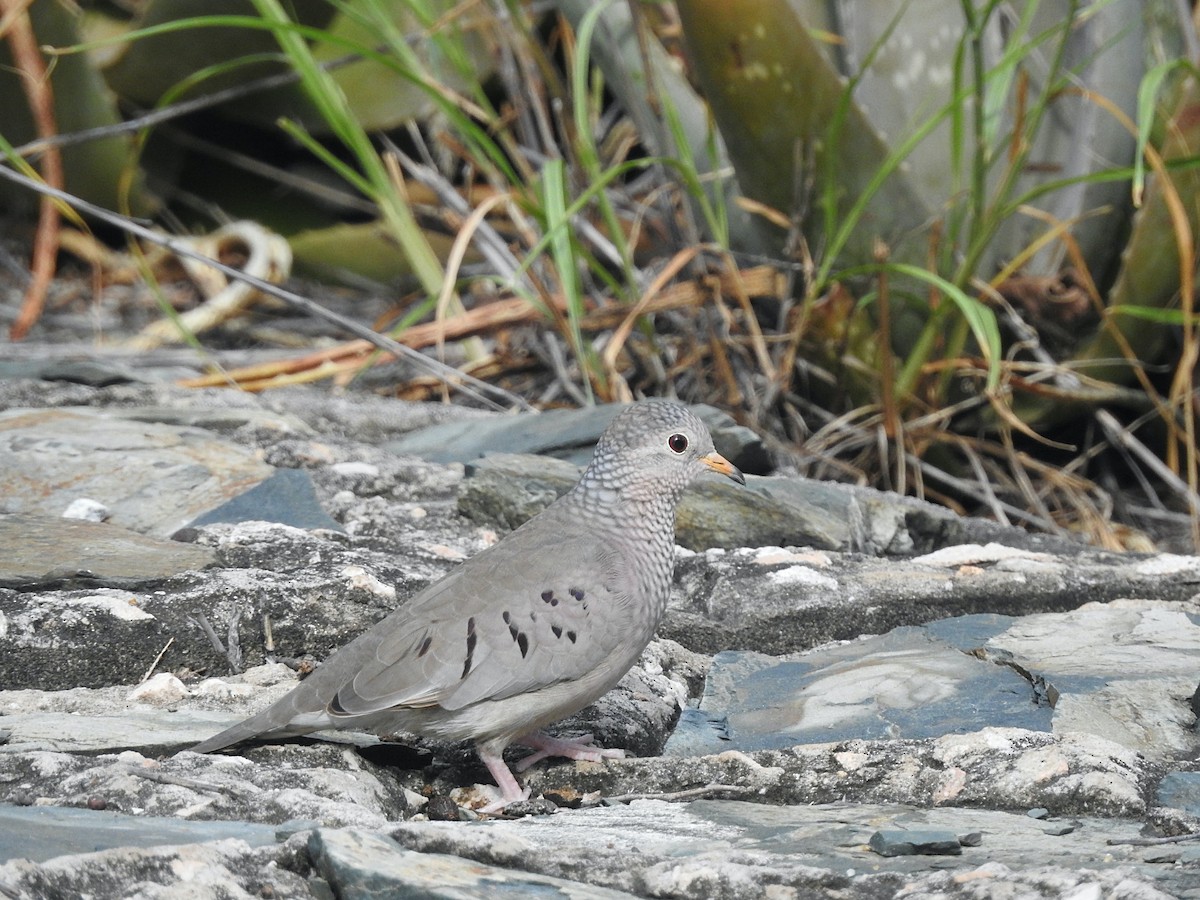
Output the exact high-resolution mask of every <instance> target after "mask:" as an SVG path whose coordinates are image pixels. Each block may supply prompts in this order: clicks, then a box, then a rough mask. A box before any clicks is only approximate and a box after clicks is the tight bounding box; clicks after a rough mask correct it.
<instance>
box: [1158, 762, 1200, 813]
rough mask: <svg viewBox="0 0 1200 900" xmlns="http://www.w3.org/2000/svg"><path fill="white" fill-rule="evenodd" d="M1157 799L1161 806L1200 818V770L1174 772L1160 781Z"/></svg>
mask: <svg viewBox="0 0 1200 900" xmlns="http://www.w3.org/2000/svg"><path fill="white" fill-rule="evenodd" d="M1155 799H1156V801H1157V802H1158V804H1159V805H1161V806H1170V807H1173V808H1174V809H1178V810H1182V811H1183V812H1185V813H1187V814H1188V815H1189V816H1196V817H1198V818H1200V772H1172V773H1171V774H1169V775H1167V776H1166V777H1165V778H1163V780H1162V781H1161V782H1159V785H1158V790H1157V791H1156V792H1155Z"/></svg>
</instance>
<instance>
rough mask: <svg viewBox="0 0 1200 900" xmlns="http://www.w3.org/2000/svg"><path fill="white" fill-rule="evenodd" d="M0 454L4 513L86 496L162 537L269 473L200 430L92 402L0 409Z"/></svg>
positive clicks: (41, 510) (53, 509)
mask: <svg viewBox="0 0 1200 900" xmlns="http://www.w3.org/2000/svg"><path fill="white" fill-rule="evenodd" d="M0 457H2V458H3V459H4V460H5V465H4V468H3V469H0V497H3V498H4V511H5V512H9V513H24V514H40V515H46V516H58V515H61V514H62V512H63V510H64V509H66V508H67V507H68V506H69V505H70V503H71V501H73V500H74V499H76V498H77V497H88V498H91V499H92V500H96V501H99V502H100V503H103V504H104V505H105V506H107V507H108V508H109V509H110V510H111V512H112V515H111V522H112V523H113V524H115V525H121V526H123V527H125V528H129V529H130V530H133V531H137V532H140V533H142V534H147V535H151V536H154V537H163V538H165V537H169V536H170V535H171V534H174V533H175V532H176V531H177V530H179V529H180V528H182V527H183V526H184V525H186V524H188V522H190V521H191V520H192V519H193V518H195V517H196V516H197V515H199V514H200V513H202V512H204V511H206V510H208V509H211V508H212V507H214V506H216V505H218V504H220V503H223V502H225V501H226V500H228V499H230V498H231V497H234V496H237V495H238V494H240V493H242V492H243V491H245V490H246V489H247V488H250V487H252V486H253V485H255V484H257V483H258V482H260V481H262V480H263V479H265V478H266V477H267V476H268V475H270V474H271V468H270V467H269V466H267V465H265V464H264V463H262V462H259V461H258V460H257V459H255V458H254V456H253V455H252V454H250V453H247V452H246V451H245V450H243V449H241V448H240V447H237V446H235V445H233V444H231V443H230V442H228V441H225V440H220V439H216V438H214V437H212V436H211V435H210V434H209V433H208V432H206V431H203V430H201V429H198V428H176V427H169V426H166V425H155V424H148V423H143V422H134V421H130V420H128V419H126V418H123V417H120V416H117V415H113V414H112V413H109V412H100V411H96V410H90V409H56V410H20V409H10V410H7V411H4V412H0ZM151 498H152V499H153V502H147V501H148V500H150V499H151Z"/></svg>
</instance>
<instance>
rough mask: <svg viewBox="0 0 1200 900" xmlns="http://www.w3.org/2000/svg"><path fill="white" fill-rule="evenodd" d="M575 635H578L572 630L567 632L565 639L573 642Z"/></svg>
mask: <svg viewBox="0 0 1200 900" xmlns="http://www.w3.org/2000/svg"><path fill="white" fill-rule="evenodd" d="M577 637H579V635H577V634H576V633H575V632H573V631H568V632H567V640H568V641H570V642H571V643H572V644H573V643H575V639H576V638H577Z"/></svg>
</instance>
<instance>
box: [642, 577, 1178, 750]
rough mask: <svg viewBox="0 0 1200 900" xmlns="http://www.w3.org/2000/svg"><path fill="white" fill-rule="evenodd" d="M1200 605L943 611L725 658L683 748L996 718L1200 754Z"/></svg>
mask: <svg viewBox="0 0 1200 900" xmlns="http://www.w3.org/2000/svg"><path fill="white" fill-rule="evenodd" d="M1198 659H1200V604H1197V603H1196V602H1194V601H1184V602H1177V603H1169V602H1158V601H1134V600H1115V601H1113V602H1111V603H1107V604H1099V603H1090V604H1087V605H1085V606H1084V607H1082V608H1080V609H1077V610H1072V611H1070V612H1062V613H1042V614H1039V615H1028V616H1022V617H1019V618H1015V617H1011V616H997V615H975V616H961V617H956V618H949V619H941V620H938V621H936V622H932V623H930V624H929V625H926V626H924V627H920V628H914V627H909V628H898V629H896V630H894V631H891V632H889V633H887V634H885V635H882V636H879V637H872V638H866V639H863V640H858V641H851V642H849V643H845V644H841V645H839V646H834V647H826V648H821V649H817V650H811V651H808V652H805V653H799V654H790V655H787V656H782V657H772V656H767V655H765V654H760V653H754V652H751V651H741V652H729V651H727V652H723V653H718V654H717V655H716V656H715V657H714V659H713V665H712V667H711V669H710V670H709V674H708V678H707V682H706V686H705V692H704V697H703V699H702V700H701V701H700V703H699V705H698V707H697V708H695V709H689V710H686V711H685V713H684V715H683V717H682V719H681V722H680V727H678V728H676V730H675V732H674V734H672V736H671V739H670V740H669V741H668V742H667V748H666V751H665V752H667V753H669V754H673V755H681V756H686V755H699V754H704V753H719V752H721V751H722V750H723V749H730V750H763V749H772V748H783V747H789V746H792V745H794V744H811V743H817V742H821V741H841V740H849V739H851V738H867V739H871V738H924V737H939V736H941V735H947V734H955V733H967V732H973V731H979V730H981V729H983V728H987V727H989V726H1005V727H1017V728H1025V729H1029V730H1032V731H1054V732H1057V733H1062V732H1080V733H1087V734H1094V735H1096V736H1097V737H1102V738H1105V739H1106V740H1111V741H1113V742H1115V743H1118V744H1121V745H1122V746H1125V747H1129V748H1131V749H1134V750H1137V751H1139V752H1141V753H1144V754H1146V755H1147V756H1150V757H1153V758H1161V757H1166V758H1172V757H1184V758H1186V757H1190V756H1192V755H1193V754H1195V753H1197V752H1200V734H1197V733H1196V731H1195V729H1194V728H1193V724H1194V722H1195V717H1194V715H1193V714H1192V713H1191V711H1190V710H1189V709H1188V707H1187V706H1186V705H1185V704H1184V703H1183V702H1181V697H1182V696H1186V692H1187V691H1189V690H1191V689H1192V686H1193V685H1194V684H1196V682H1197V680H1198V679H1200V673H1198V671H1197V663H1196V661H1197V660H1198Z"/></svg>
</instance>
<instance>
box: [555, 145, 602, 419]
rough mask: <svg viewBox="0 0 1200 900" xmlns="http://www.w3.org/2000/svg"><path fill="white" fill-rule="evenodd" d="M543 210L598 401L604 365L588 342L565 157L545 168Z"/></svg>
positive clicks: (587, 383)
mask: <svg viewBox="0 0 1200 900" xmlns="http://www.w3.org/2000/svg"><path fill="white" fill-rule="evenodd" d="M541 185H542V191H541V199H542V210H543V212H544V215H545V221H546V237H547V238H549V241H550V255H551V257H552V258H553V259H554V265H555V268H556V269H557V271H558V281H559V285H560V286H561V287H562V292H563V298H564V299H565V300H566V307H567V328H568V330H569V332H570V339H571V349H572V350H574V352H575V358H576V359H577V360H579V365H580V367H581V368H582V369H583V373H582V374H583V375H584V378H583V387H584V391H585V394H586V396H587V399H588V402H589V403H592V402H594V397H593V394H592V378H596V379H597V381H598V382H599V383H603V377H604V376H603V373H602V372H601V371H600V367H599V366H596V365H594V360H593V359H592V356H591V354H590V353H589V352H588V348H587V347H586V346H585V345H584V341H583V329H582V328H581V326H580V323H581V322H582V321H583V315H584V312H585V310H584V305H583V292H582V290H581V287H580V284H579V271H578V269H577V268H576V262H575V252H574V247H573V242H572V240H571V213H570V212H569V211H568V208H567V202H566V167H565V166H564V165H563V161H562V160H561V159H552V160H549V161H548V162H547V163H546V165H545V166H544V167H543V168H542V179H541Z"/></svg>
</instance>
